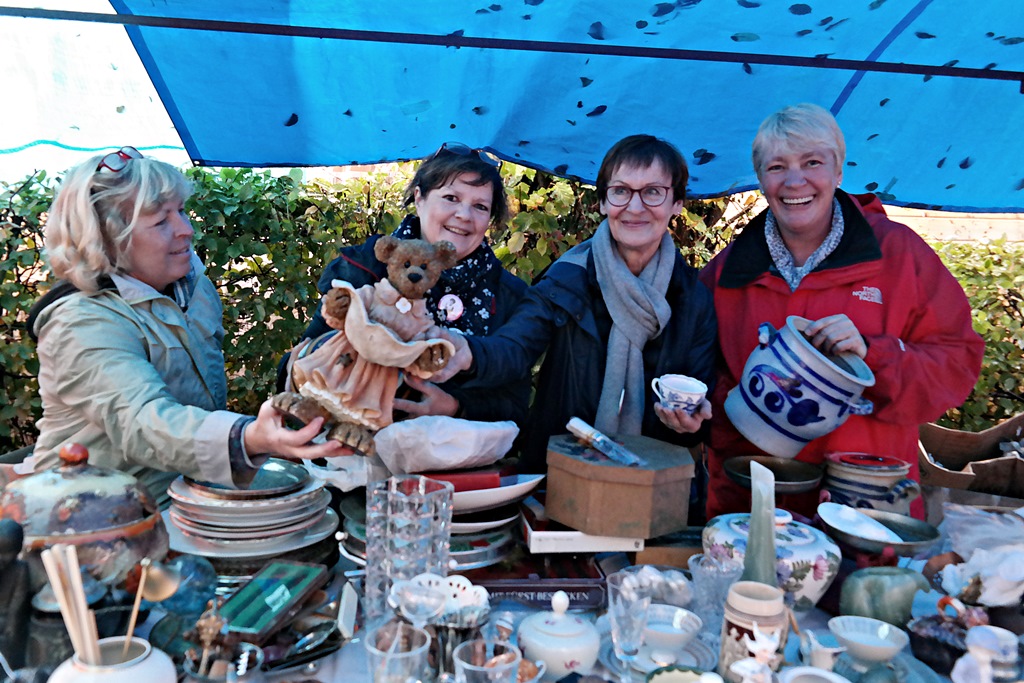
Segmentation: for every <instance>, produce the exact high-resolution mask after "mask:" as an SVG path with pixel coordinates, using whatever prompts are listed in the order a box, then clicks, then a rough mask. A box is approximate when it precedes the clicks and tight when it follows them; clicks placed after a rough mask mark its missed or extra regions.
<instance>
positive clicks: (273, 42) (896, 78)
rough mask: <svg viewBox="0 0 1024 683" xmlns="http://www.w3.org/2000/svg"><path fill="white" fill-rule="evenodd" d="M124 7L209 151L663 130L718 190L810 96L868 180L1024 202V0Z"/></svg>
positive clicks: (143, 0) (569, 169)
mask: <svg viewBox="0 0 1024 683" xmlns="http://www.w3.org/2000/svg"><path fill="white" fill-rule="evenodd" d="M111 4H112V5H113V7H114V9H115V10H116V11H117V13H118V14H117V15H107V18H106V19H105V20H106V21H116V22H120V23H124V24H125V25H126V26H127V31H128V34H129V36H130V37H131V40H132V42H133V44H134V46H135V48H136V50H137V51H138V54H139V56H140V57H141V59H142V63H143V64H144V65H145V68H146V70H147V71H148V74H149V76H150V78H151V79H152V81H153V84H154V85H155V87H156V90H157V92H158V93H159V95H160V98H161V100H162V101H163V105H164V106H165V107H166V109H167V112H168V113H169V114H170V118H171V120H172V121H173V123H174V126H175V128H176V129H177V132H178V134H179V135H180V136H181V140H182V141H183V143H184V146H185V149H186V151H187V152H188V155H189V156H190V157H191V159H192V160H193V161H194V162H195V163H198V164H206V165H218V166H220V165H225V166H306V165H315V166H321V165H343V164H354V163H374V162H383V161H392V160H399V159H411V158H419V157H423V156H425V155H427V154H429V153H431V152H432V151H433V150H434V149H436V148H437V147H438V146H439V145H440V144H441V143H443V142H445V141H448V140H458V141H462V142H465V143H467V144H470V145H473V146H477V147H486V148H488V149H490V150H492V151H494V152H495V153H496V154H498V155H499V156H501V157H502V158H505V159H508V160H511V161H515V162H517V163H522V164H526V165H529V166H533V167H537V168H542V169H546V170H549V171H552V172H555V173H558V174H560V175H567V176H574V177H578V178H582V179H584V180H593V179H594V177H595V175H596V173H597V169H598V166H599V164H600V161H601V158H602V156H603V154H604V152H605V151H607V149H608V148H609V147H610V146H611V145H612V144H613V143H614V142H615V141H616V140H618V139H619V138H621V137H623V136H625V135H629V134H632V133H639V132H646V133H652V134H654V135H658V136H660V137H664V138H666V139H668V140H670V141H671V142H673V143H674V144H675V145H676V146H678V147H679V149H680V150H681V151H682V152H683V154H684V156H685V157H686V158H687V161H688V162H689V164H690V170H691V176H692V177H691V185H690V187H691V194H692V195H693V196H716V195H721V194H724V193H730V192H735V191H739V190H745V189H751V188H753V187H755V186H756V178H755V176H754V173H753V169H752V167H751V162H750V143H751V140H752V139H753V137H754V133H755V131H756V129H757V126H758V124H759V123H760V122H761V120H762V119H763V118H764V117H765V116H766V115H768V114H769V113H771V112H772V111H775V110H776V109H778V108H780V107H782V106H784V105H786V104H791V103H796V102H802V101H810V102H816V103H818V104H821V105H822V106H824V107H826V108H828V109H830V110H831V111H832V112H833V113H834V114H835V115H836V118H837V119H838V121H839V124H840V126H841V127H842V128H843V130H844V132H845V134H846V141H847V147H848V152H847V165H846V167H845V169H844V174H845V176H844V183H843V186H844V187H845V188H847V189H849V190H850V191H853V192H858V191H874V192H877V193H879V194H881V195H882V197H883V199H885V200H886V201H888V202H890V203H895V204H902V205H910V206H921V207H929V208H942V209H956V210H970V211H1013V212H1019V211H1022V210H1024V94H1022V87H1024V85H1022V81H1021V79H1022V78H1024V11H1021V6H1020V3H1019V1H1018V0H1001V1H996V0H993V1H991V2H980V3H969V4H968V3H963V2H962V1H960V0H919V1H917V2H911V1H900V0H873V1H872V0H858V1H856V2H853V1H845V0H844V1H842V2H838V1H829V2H825V1H824V0H818V2H808V3H803V2H796V3H794V2H791V1H785V2H776V1H774V0H676V1H675V2H644V3H636V2H594V1H593V0H591V1H589V2H584V1H579V0H513V1H512V2H506V1H505V0H496V1H495V2H493V3H488V2H487V1H486V0H479V1H477V2H465V1H463V0H417V1H416V2H409V1H408V0H376V1H375V2H370V3H366V2H338V1H337V0H291V1H288V0H218V1H217V2H209V1H208V0H159V1H156V0H112V2H111ZM67 14H68V15H70V14H74V13H73V12H69V13H67ZM23 16H24V15H23ZM65 18H67V17H65ZM100 20H103V19H100ZM65 23H71V22H65Z"/></svg>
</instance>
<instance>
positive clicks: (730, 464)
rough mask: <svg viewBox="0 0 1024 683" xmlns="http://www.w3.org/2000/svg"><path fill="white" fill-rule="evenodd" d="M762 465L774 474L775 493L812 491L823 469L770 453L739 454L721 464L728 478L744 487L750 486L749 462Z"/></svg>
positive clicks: (819, 480) (818, 482) (816, 485)
mask: <svg viewBox="0 0 1024 683" xmlns="http://www.w3.org/2000/svg"><path fill="white" fill-rule="evenodd" d="M751 462H757V463H760V464H761V465H764V466H765V467H767V468H768V469H770V470H771V471H772V474H774V475H775V492H776V493H783V494H788V493H804V492H806V491H813V490H814V489H816V488H817V487H818V484H820V483H821V477H822V474H824V470H823V469H822V468H821V467H820V466H818V465H812V464H811V463H809V462H799V461H797V460H788V459H783V458H773V457H772V456H770V455H740V456H737V457H735V458H729V459H728V460H726V461H725V463H724V464H723V467H724V468H725V473H726V474H727V475H729V478H730V479H732V480H733V481H734V482H736V483H737V484H739V485H740V486H742V487H744V488H748V489H749V488H750V463H751Z"/></svg>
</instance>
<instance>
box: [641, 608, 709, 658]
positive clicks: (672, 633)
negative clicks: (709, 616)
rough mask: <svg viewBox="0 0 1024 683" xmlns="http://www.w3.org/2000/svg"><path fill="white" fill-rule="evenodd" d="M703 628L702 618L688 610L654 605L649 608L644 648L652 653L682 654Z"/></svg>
mask: <svg viewBox="0 0 1024 683" xmlns="http://www.w3.org/2000/svg"><path fill="white" fill-rule="evenodd" d="M703 627H704V622H703V621H702V620H701V618H700V617H698V616H697V615H696V614H694V613H693V612H691V611H690V610H688V609H683V608H682V607H676V606H675V605H663V604H652V605H651V606H650V607H648V608H647V626H645V627H644V647H645V648H647V649H648V650H650V651H651V652H657V651H663V652H672V653H679V652H682V650H683V648H685V647H686V646H687V645H689V644H690V641H692V640H693V639H694V638H696V637H697V634H698V633H700V630H701V629H702V628H703Z"/></svg>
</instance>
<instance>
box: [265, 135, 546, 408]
mask: <svg viewBox="0 0 1024 683" xmlns="http://www.w3.org/2000/svg"><path fill="white" fill-rule="evenodd" d="M500 165H501V162H500V161H499V160H498V159H497V158H496V157H494V156H493V155H491V154H490V153H488V152H486V151H482V150H476V149H472V148H470V147H467V146H466V145H463V144H461V143H452V142H449V143H445V144H444V145H442V146H441V148H440V149H438V150H437V152H435V153H434V154H433V155H431V156H430V157H429V158H427V160H426V161H424V162H423V163H422V164H421V165H420V167H419V169H418V170H417V171H416V175H415V176H414V177H413V179H412V181H410V183H409V186H408V187H407V188H406V192H405V205H406V206H413V207H415V209H416V213H415V214H410V215H408V216H406V217H405V220H403V221H402V224H401V225H400V226H399V227H398V228H397V229H396V230H395V232H394V233H393V234H392V236H393V237H397V238H399V239H417V238H419V239H424V240H426V241H427V242H430V243H431V244H433V243H435V242H438V241H442V240H445V241H448V242H451V243H452V244H454V245H455V250H456V256H457V257H458V262H457V263H456V264H455V266H453V267H451V268H449V269H447V270H445V271H444V273H443V274H442V275H441V279H440V281H439V282H438V283H437V285H436V286H434V287H433V288H432V289H431V290H430V291H429V293H428V295H427V310H428V311H429V312H430V313H431V315H432V316H433V318H434V321H435V322H436V323H437V324H438V325H440V326H441V327H445V328H450V329H454V330H458V331H459V332H461V333H463V334H465V335H468V336H487V335H490V334H493V333H494V331H495V330H497V329H498V328H499V327H500V326H501V325H502V323H504V322H505V320H507V319H508V317H509V315H510V314H511V312H512V310H513V309H514V308H515V306H516V304H517V303H518V302H519V299H520V298H521V297H522V295H523V293H524V292H525V291H526V283H524V282H523V281H522V280H520V279H519V278H517V277H515V276H514V275H512V274H511V273H509V272H507V271H506V270H505V269H504V268H502V265H501V262H500V261H498V258H497V257H496V256H495V255H494V252H493V251H491V247H490V244H488V242H487V239H486V234H487V230H488V228H490V227H491V226H497V225H501V224H502V222H504V221H505V219H506V218H507V216H508V202H507V200H506V198H505V188H504V185H503V184H502V181H501V174H500V173H499V172H498V170H499V167H500ZM380 238H381V235H374V236H372V237H371V238H370V239H368V240H367V241H366V242H364V243H363V244H360V245H358V246H351V247H344V248H342V249H341V250H340V252H339V255H338V258H336V259H334V260H333V261H331V262H330V263H329V264H328V265H327V268H326V269H324V273H323V275H322V276H321V277H320V280H319V283H318V287H319V289H320V291H321V293H326V292H328V291H329V290H330V289H331V282H332V281H333V280H345V281H346V282H349V283H350V284H351V285H352V286H353V287H355V288H357V289H358V288H359V287H362V286H363V285H367V284H374V283H376V282H378V281H380V280H382V279H384V278H385V277H387V269H386V266H385V264H384V263H383V262H381V261H379V260H378V259H377V257H376V256H375V255H374V245H376V243H377V240H379V239H380ZM331 332H333V330H332V328H331V327H329V326H328V325H327V323H326V322H325V321H324V319H323V316H322V315H321V312H320V307H319V306H318V307H317V311H316V313H315V314H314V316H313V320H312V321H311V322H310V324H309V327H308V328H307V329H306V332H305V333H304V334H303V336H302V339H303V340H305V339H314V340H315V339H317V338H319V337H321V336H322V335H325V334H327V333H331ZM300 341H301V340H300ZM313 343H314V344H315V343H316V342H315V341H314V342H313ZM281 370H282V372H281V375H280V377H279V382H278V389H279V390H282V391H284V390H287V389H288V385H289V383H290V382H289V379H288V376H287V359H286V362H283V363H282V364H281ZM405 384H406V385H407V387H408V388H409V389H412V390H413V391H412V392H407V391H406V390H400V393H399V397H398V398H396V399H395V402H394V409H395V411H396V412H401V413H404V414H407V415H409V416H411V417H418V416H421V415H446V416H450V417H463V418H466V419H469V420H481V421H497V420H514V421H515V422H517V423H519V424H522V423H523V422H524V420H525V418H526V413H527V406H528V402H529V397H530V382H529V376H528V373H526V374H524V375H523V376H521V377H516V378H515V379H514V381H511V382H509V383H508V384H506V385H504V386H502V387H496V388H488V389H486V390H479V389H477V390H472V389H467V388H464V387H462V386H461V385H460V383H459V382H447V383H444V384H443V385H439V384H435V383H431V382H428V381H425V380H420V379H418V378H416V377H413V376H406V377H405ZM403 391H405V393H404V397H403Z"/></svg>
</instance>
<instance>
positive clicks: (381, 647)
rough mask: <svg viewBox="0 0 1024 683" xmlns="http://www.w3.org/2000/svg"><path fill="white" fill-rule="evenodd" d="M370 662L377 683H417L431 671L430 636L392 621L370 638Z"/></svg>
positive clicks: (376, 630)
mask: <svg viewBox="0 0 1024 683" xmlns="http://www.w3.org/2000/svg"><path fill="white" fill-rule="evenodd" d="M365 645H366V660H367V664H368V665H369V673H370V676H371V677H372V680H373V683H414V682H415V681H421V680H423V679H424V674H425V673H426V671H427V668H428V661H427V653H428V651H429V649H430V634H429V633H427V632H426V631H424V630H423V629H421V628H416V627H415V626H410V625H409V624H406V623H405V622H402V621H391V622H388V623H386V624H384V625H383V626H381V627H379V628H377V629H374V630H373V631H370V633H369V634H367V636H366V641H365Z"/></svg>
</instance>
